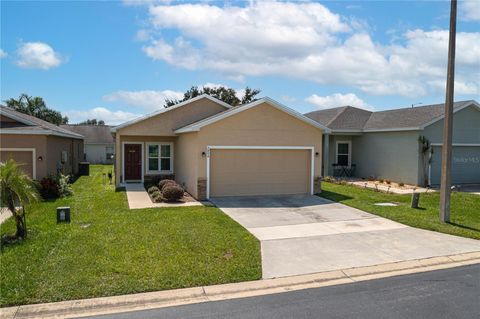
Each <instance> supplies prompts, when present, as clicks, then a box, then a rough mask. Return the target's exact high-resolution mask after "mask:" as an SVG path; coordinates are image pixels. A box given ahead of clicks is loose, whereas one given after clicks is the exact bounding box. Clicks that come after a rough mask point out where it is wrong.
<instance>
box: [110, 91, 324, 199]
mask: <svg viewBox="0 0 480 319" xmlns="http://www.w3.org/2000/svg"><path fill="white" fill-rule="evenodd" d="M112 132H114V134H115V143H116V150H117V156H116V162H115V166H116V167H115V174H116V181H117V185H118V186H121V185H125V184H126V183H134V182H143V181H144V180H147V179H150V178H152V177H154V176H162V175H164V176H171V175H173V176H174V178H175V180H176V181H177V182H178V183H180V184H181V185H183V186H184V187H185V189H186V190H187V191H188V192H189V193H190V194H191V195H192V196H193V197H195V198H197V199H200V200H202V199H208V198H210V197H216V196H241V195H281V194H313V193H316V192H319V191H320V179H321V178H320V176H321V167H322V163H321V161H322V136H323V133H324V132H329V129H328V128H326V127H325V126H324V125H322V124H320V123H318V122H315V121H314V120H312V119H310V118H308V117H305V116H304V115H302V114H300V113H298V112H296V111H294V110H292V109H290V108H288V107H286V106H284V105H282V104H280V103H278V102H276V101H274V100H272V99H270V98H262V99H260V100H257V101H255V102H252V103H249V104H244V105H240V106H236V107H231V106H230V105H228V104H226V103H224V102H222V101H220V100H218V99H215V98H213V97H211V96H208V95H201V96H198V97H196V98H193V99H190V100H188V101H185V102H182V103H179V104H177V105H175V106H172V107H169V108H164V109H161V110H159V111H157V112H154V113H152V114H150V115H147V116H144V117H141V118H138V119H136V120H133V121H130V122H127V123H125V124H122V125H119V126H117V127H115V128H113V129H112Z"/></svg>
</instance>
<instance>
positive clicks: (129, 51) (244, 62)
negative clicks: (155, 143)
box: [0, 0, 480, 124]
mask: <svg viewBox="0 0 480 319" xmlns="http://www.w3.org/2000/svg"><path fill="white" fill-rule="evenodd" d="M479 4H480V1H460V2H459V14H458V25H457V31H458V36H457V81H458V82H457V86H456V99H457V100H460V99H477V100H479V94H480V5H479ZM449 9H450V3H449V2H447V1H440V2H433V1H398V2H397V1H375V2H368V1H323V2H311V3H309V2H255V1H252V2H236V1H228V2H225V3H224V2H220V1H213V2H212V1H211V2H190V3H189V2H175V1H172V2H168V1H158V2H157V1H154V0H152V1H148V0H146V1H135V0H127V1H124V2H113V1H106V2H94V1H89V2H81V1H71V2H68V1H51V2H43V1H35V2H25V1H22V2H19V1H18V2H17V1H2V2H1V41H0V48H1V50H2V51H0V56H1V57H2V58H1V59H0V63H1V84H0V85H1V87H0V88H1V99H2V100H5V99H7V98H10V97H18V95H20V94H21V93H27V94H30V95H35V96H42V97H43V98H44V99H45V100H46V102H47V104H48V105H49V106H50V107H53V108H55V109H58V110H60V111H61V112H62V113H65V114H66V115H68V116H69V117H70V119H71V122H77V121H80V120H84V119H86V118H94V117H95V118H98V119H103V120H105V121H106V122H107V123H110V124H118V123H121V122H124V121H126V120H129V119H131V118H132V117H135V116H138V115H141V114H145V113H148V112H151V111H153V110H155V109H157V108H160V107H162V105H163V101H164V99H165V97H170V98H172V97H179V96H180V94H181V93H182V92H183V91H185V90H186V89H187V88H189V87H190V86H191V85H199V86H201V85H226V86H229V87H232V88H235V89H242V88H244V87H245V86H247V85H248V86H250V87H253V88H259V89H261V90H262V93H261V95H265V96H270V97H271V98H274V99H276V100H278V101H280V102H281V103H284V104H286V105H288V106H290V107H292V108H294V109H296V110H298V111H300V112H307V111H311V110H315V109H319V108H327V107H335V106H340V105H345V104H350V105H354V106H358V107H362V108H366V109H374V110H383V109H388V108H394V107H402V106H409V105H410V104H412V103H417V102H423V103H424V104H428V103H438V102H442V101H443V100H444V85H445V78H446V75H445V73H446V58H447V51H446V45H447V41H446V40H447V37H448V32H447V31H448V22H449Z"/></svg>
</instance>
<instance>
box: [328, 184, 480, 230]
mask: <svg viewBox="0 0 480 319" xmlns="http://www.w3.org/2000/svg"><path fill="white" fill-rule="evenodd" d="M319 195H320V196H322V197H325V198H327V199H330V200H332V201H335V202H340V203H342V204H345V205H348V206H352V207H355V208H358V209H361V210H363V211H366V212H369V213H372V214H375V215H379V216H382V217H385V218H388V219H391V220H395V221H397V222H400V223H402V224H405V225H409V226H413V227H418V228H423V229H428V230H434V231H438V232H441V233H446V234H451V235H457V236H463V237H470V238H474V239H480V196H478V195H474V194H468V193H452V200H451V216H450V217H451V222H450V223H447V224H446V223H442V222H440V221H439V219H438V211H439V205H440V204H439V203H440V194H439V193H438V192H432V193H427V194H421V195H420V208H419V209H414V208H410V200H411V195H396V194H385V193H381V192H375V191H373V190H369V189H363V188H359V187H355V186H350V185H340V184H333V183H328V182H322V193H320V194H319ZM385 202H393V203H396V204H398V206H393V207H392V206H376V205H375V203H385Z"/></svg>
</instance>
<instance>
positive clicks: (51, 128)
mask: <svg viewBox="0 0 480 319" xmlns="http://www.w3.org/2000/svg"><path fill="white" fill-rule="evenodd" d="M0 110H1V114H2V116H4V117H7V118H10V119H13V120H15V121H16V122H18V123H21V124H23V125H17V126H14V125H7V127H3V126H2V128H1V130H2V133H4V134H7V133H8V134H45V135H56V136H62V137H71V138H78V139H83V136H82V135H80V134H77V133H74V132H72V131H69V130H67V129H65V128H62V127H60V126H57V125H55V124H52V123H50V122H47V121H44V120H41V119H39V118H37V117H35V116H31V115H28V114H24V113H21V112H18V111H15V110H14V109H12V108H9V107H7V106H4V105H0Z"/></svg>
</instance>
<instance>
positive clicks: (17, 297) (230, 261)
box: [0, 165, 261, 306]
mask: <svg viewBox="0 0 480 319" xmlns="http://www.w3.org/2000/svg"><path fill="white" fill-rule="evenodd" d="M110 170H111V166H101V165H98V166H95V165H94V166H91V168H90V174H91V176H90V177H81V178H79V179H78V180H77V181H76V182H75V183H74V185H73V190H74V195H73V196H72V197H69V198H65V199H59V200H56V201H50V202H43V203H39V204H36V205H34V206H32V207H31V208H30V209H29V214H28V217H27V225H28V230H29V237H28V239H27V240H26V241H24V242H21V243H17V244H12V245H6V246H4V247H2V252H1V256H0V270H1V274H0V305H1V306H9V305H18V304H29V303H39V302H52V301H60V300H68V299H78V298H89V297H99V296H110V295H118V294H128V293H136V292H145V291H154V290H161V289H173V288H182V287H191V286H199V285H209V284H220V283H228V282H239V281H245V280H254V279H259V278H261V260H260V244H259V242H258V241H257V240H256V239H255V238H254V237H253V236H252V235H251V234H250V233H248V232H247V231H246V230H245V229H244V228H242V227H241V226H240V225H238V224H237V223H236V222H234V221H233V220H231V219H230V218H229V217H228V216H226V215H225V214H223V213H222V212H221V211H220V210H219V209H217V208H213V207H180V208H168V209H164V208H161V209H160V208H152V209H141V210H129V209H128V206H127V200H126V195H125V192H115V190H114V187H113V186H111V185H108V184H103V183H102V174H103V173H105V172H108V171H110ZM57 206H70V207H71V209H72V223H71V224H61V225H57V224H56V211H55V208H56V207H57ZM87 225H89V226H88V227H85V226H87ZM13 232H14V223H13V220H11V219H10V220H8V221H7V222H6V223H4V224H3V225H2V226H1V230H0V233H1V234H2V235H3V234H6V233H13Z"/></svg>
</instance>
